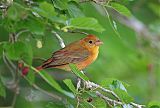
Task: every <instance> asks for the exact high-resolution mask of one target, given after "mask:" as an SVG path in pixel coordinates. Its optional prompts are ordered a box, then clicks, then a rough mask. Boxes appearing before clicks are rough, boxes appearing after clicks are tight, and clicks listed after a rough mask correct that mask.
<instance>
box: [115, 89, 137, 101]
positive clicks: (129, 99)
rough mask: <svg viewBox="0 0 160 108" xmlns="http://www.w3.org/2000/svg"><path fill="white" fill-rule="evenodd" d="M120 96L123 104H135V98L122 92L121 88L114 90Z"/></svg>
mask: <svg viewBox="0 0 160 108" xmlns="http://www.w3.org/2000/svg"><path fill="white" fill-rule="evenodd" d="M113 91H114V92H115V93H116V94H117V95H118V96H119V98H120V99H121V100H122V102H125V103H130V102H133V100H134V99H133V98H132V97H131V96H130V95H129V94H128V93H127V92H125V91H124V90H121V89H119V88H116V89H114V90H113Z"/></svg>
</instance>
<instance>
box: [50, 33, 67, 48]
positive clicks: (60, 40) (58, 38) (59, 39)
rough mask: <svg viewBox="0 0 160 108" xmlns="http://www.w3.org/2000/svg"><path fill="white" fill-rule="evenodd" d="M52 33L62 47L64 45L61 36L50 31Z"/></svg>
mask: <svg viewBox="0 0 160 108" xmlns="http://www.w3.org/2000/svg"><path fill="white" fill-rule="evenodd" d="M52 33H53V34H54V35H55V36H56V38H57V40H58V41H59V44H60V46H61V47H62V48H64V47H65V43H64V41H63V39H62V38H61V36H60V35H59V34H58V33H57V32H55V31H52Z"/></svg>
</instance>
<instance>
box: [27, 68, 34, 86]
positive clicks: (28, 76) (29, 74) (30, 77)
mask: <svg viewBox="0 0 160 108" xmlns="http://www.w3.org/2000/svg"><path fill="white" fill-rule="evenodd" d="M27 78H28V81H29V83H30V85H32V84H33V83H34V82H35V73H34V71H33V70H31V69H30V70H29V72H28V74H27Z"/></svg>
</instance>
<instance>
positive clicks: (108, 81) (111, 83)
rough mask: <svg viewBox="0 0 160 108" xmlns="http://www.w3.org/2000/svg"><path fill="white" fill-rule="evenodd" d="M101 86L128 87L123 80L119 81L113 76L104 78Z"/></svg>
mask: <svg viewBox="0 0 160 108" xmlns="http://www.w3.org/2000/svg"><path fill="white" fill-rule="evenodd" d="M101 86H103V87H106V88H112V89H113V88H119V87H120V88H122V89H123V88H128V87H129V85H128V84H127V83H125V82H122V81H119V80H117V79H115V78H106V79H105V80H103V81H102V82H101Z"/></svg>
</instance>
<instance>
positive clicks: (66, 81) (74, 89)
mask: <svg viewBox="0 0 160 108" xmlns="http://www.w3.org/2000/svg"><path fill="white" fill-rule="evenodd" d="M63 82H64V83H65V84H66V85H67V86H68V88H69V89H70V90H71V91H72V92H73V93H75V94H76V93H78V92H77V90H76V88H75V87H74V85H73V83H72V81H71V79H65V80H63Z"/></svg>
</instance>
